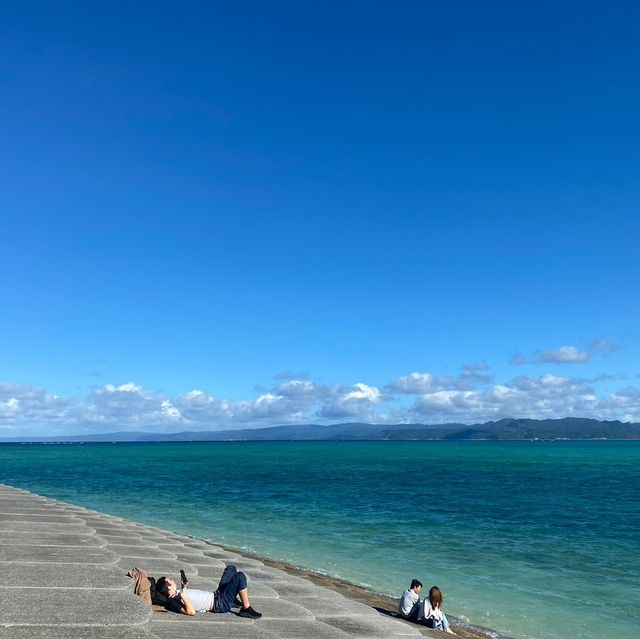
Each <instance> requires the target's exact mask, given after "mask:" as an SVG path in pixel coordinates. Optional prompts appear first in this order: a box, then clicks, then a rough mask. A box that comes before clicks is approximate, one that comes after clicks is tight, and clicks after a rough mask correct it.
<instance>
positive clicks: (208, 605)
mask: <svg viewBox="0 0 640 639" xmlns="http://www.w3.org/2000/svg"><path fill="white" fill-rule="evenodd" d="M156 592H159V593H160V594H161V595H164V597H166V598H167V599H166V601H165V602H163V604H162V605H164V607H165V608H166V609H167V610H171V611H172V612H179V613H181V614H183V615H189V616H194V615H195V614H196V612H229V611H230V610H231V608H232V606H234V605H238V606H240V610H239V612H238V616H239V617H248V618H249V619H260V617H262V614H260V613H259V612H256V611H255V610H254V609H253V608H252V607H251V602H250V601H249V591H248V590H247V576H246V575H245V574H244V573H243V572H238V569H237V568H236V567H235V566H233V565H229V566H227V567H226V568H225V569H224V572H223V573H222V577H221V578H220V583H219V584H218V589H217V590H216V591H215V592H211V591H210V590H197V589H195V588H187V587H186V584H184V583H183V587H182V589H181V590H178V587H177V586H176V582H175V581H174V580H173V579H171V578H169V577H160V579H158V581H157V582H156ZM237 597H240V600H239V601H238V599H237Z"/></svg>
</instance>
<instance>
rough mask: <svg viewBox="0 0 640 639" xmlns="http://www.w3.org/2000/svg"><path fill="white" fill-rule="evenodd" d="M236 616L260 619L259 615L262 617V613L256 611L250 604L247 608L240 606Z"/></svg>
mask: <svg viewBox="0 0 640 639" xmlns="http://www.w3.org/2000/svg"><path fill="white" fill-rule="evenodd" d="M238 617H247V618H249V619H260V617H262V614H261V613H259V612H256V611H255V610H254V609H253V608H252V607H251V606H249V607H248V608H240V611H239V612H238Z"/></svg>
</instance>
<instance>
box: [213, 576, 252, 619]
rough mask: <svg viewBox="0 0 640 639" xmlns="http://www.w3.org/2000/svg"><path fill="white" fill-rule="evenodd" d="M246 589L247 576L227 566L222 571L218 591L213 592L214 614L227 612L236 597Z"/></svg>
mask: <svg viewBox="0 0 640 639" xmlns="http://www.w3.org/2000/svg"><path fill="white" fill-rule="evenodd" d="M246 587H247V576H246V575H245V574H244V573H243V572H238V569H237V568H236V567H235V566H233V565H229V566H227V567H226V568H225V569H224V572H223V573H222V577H220V583H219V584H218V589H217V590H216V592H215V603H214V610H215V612H229V610H231V606H233V603H234V601H235V599H236V595H237V594H238V593H239V592H240V591H241V590H244V589H245V588H246Z"/></svg>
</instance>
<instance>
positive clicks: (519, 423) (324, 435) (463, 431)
mask: <svg viewBox="0 0 640 639" xmlns="http://www.w3.org/2000/svg"><path fill="white" fill-rule="evenodd" d="M527 439H640V424H638V423H623V422H619V421H611V422H601V421H598V420H596V419H582V418H578V417H565V418H564V419H542V420H541V419H501V420H499V421H496V422H486V423H484V424H473V425H469V424H433V425H429V424H392V425H391V424H360V423H349V424H332V425H329V426H326V425H324V426H323V425H318V424H301V425H296V426H271V427H269V428H247V429H243V430H221V431H208V432H192V431H183V432H181V433H170V434H166V433H142V432H127V431H121V432H116V433H104V434H99V435H69V436H66V437H12V438H2V439H0V441H4V442H69V443H72V442H150V441H156V442H157V441H162V442H183V441H348V440H355V441H357V440H449V441H461V440H527Z"/></svg>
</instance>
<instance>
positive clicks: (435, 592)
mask: <svg viewBox="0 0 640 639" xmlns="http://www.w3.org/2000/svg"><path fill="white" fill-rule="evenodd" d="M442 599H443V597H442V592H441V591H440V588H438V586H431V588H429V603H431V607H432V608H440V607H441V606H442Z"/></svg>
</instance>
